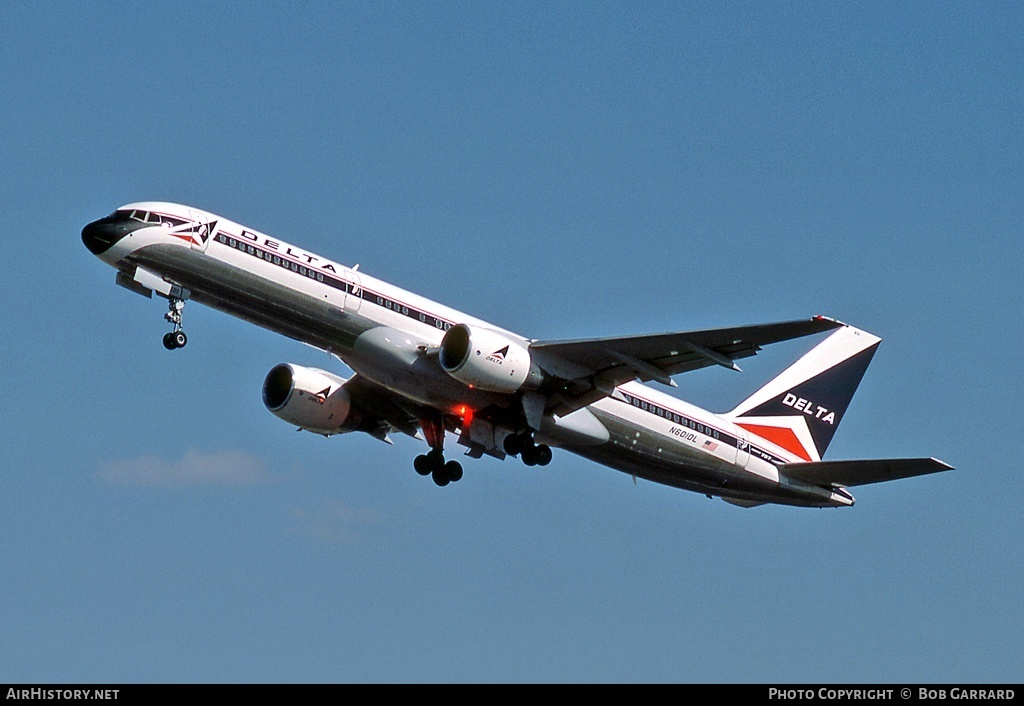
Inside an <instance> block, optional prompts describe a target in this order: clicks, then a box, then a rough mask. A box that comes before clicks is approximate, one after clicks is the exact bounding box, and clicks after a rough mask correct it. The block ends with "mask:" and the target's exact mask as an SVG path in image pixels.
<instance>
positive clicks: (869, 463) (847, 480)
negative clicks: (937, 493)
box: [779, 458, 953, 486]
mask: <svg viewBox="0 0 1024 706" xmlns="http://www.w3.org/2000/svg"><path fill="white" fill-rule="evenodd" d="M951 470H953V467H952V466H950V465H949V464H947V463H944V462H942V461H939V460H938V459H935V458H883V459H871V460H858V461H816V462H812V463H787V464H783V465H781V466H779V473H781V474H782V475H784V476H786V477H787V478H793V479H795V480H801V481H804V482H805V483H812V484H814V485H820V486H829V485H843V486H854V485H868V484H869V483H883V482H885V481H890V480H898V479H900V478H912V477H914V476H923V475H927V474H929V473H939V472H941V471H951Z"/></svg>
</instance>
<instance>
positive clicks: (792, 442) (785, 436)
mask: <svg viewBox="0 0 1024 706" xmlns="http://www.w3.org/2000/svg"><path fill="white" fill-rule="evenodd" d="M737 425H738V426H741V427H743V428H744V429H746V430H747V431H749V432H750V433H751V434H757V435H758V436H760V437H761V438H762V439H767V440H768V441H770V442H772V443H773V444H775V445H776V446H778V447H779V448H783V449H786V451H789V452H791V453H794V454H796V455H797V456H799V457H800V458H802V459H803V460H805V461H810V460H811V456H810V454H808V453H807V450H806V449H804V445H803V444H801V443H800V440H799V439H797V438H796V434H794V433H793V430H792V429H787V428H785V427H766V426H761V425H760V424H747V423H739V422H737Z"/></svg>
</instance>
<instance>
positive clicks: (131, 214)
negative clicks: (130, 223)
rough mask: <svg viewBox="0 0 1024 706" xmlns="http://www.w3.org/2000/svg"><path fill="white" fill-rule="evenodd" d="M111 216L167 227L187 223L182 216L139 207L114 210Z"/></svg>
mask: <svg viewBox="0 0 1024 706" xmlns="http://www.w3.org/2000/svg"><path fill="white" fill-rule="evenodd" d="M112 215H113V216H119V217H128V218H131V219H132V220H135V221H139V222H140V223H146V224H152V225H160V224H163V225H165V226H167V227H168V228H177V227H178V226H183V225H185V224H187V223H188V221H187V220H185V219H184V218H178V217H176V216H164V215H161V214H159V213H155V212H153V211H142V210H140V209H137V208H136V209H134V210H124V211H114V213H113V214H112Z"/></svg>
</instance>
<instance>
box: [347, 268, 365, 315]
mask: <svg viewBox="0 0 1024 706" xmlns="http://www.w3.org/2000/svg"><path fill="white" fill-rule="evenodd" d="M342 276H343V277H344V278H345V281H346V282H347V283H348V286H347V287H346V288H345V311H346V312H347V313H353V314H354V313H355V312H357V311H359V303H360V302H361V301H363V287H362V284H361V283H360V281H359V274H358V273H357V272H356V271H355V270H345V271H344V272H343V273H342Z"/></svg>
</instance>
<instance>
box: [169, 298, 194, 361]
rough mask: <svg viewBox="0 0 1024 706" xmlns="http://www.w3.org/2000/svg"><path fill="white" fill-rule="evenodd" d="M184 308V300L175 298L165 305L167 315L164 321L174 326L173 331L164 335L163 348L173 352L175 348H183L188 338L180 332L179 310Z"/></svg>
mask: <svg viewBox="0 0 1024 706" xmlns="http://www.w3.org/2000/svg"><path fill="white" fill-rule="evenodd" d="M184 308H185V300H184V299H178V298H177V297H170V298H169V299H168V303H167V313H166V314H164V319H166V320H167V321H168V322H169V323H171V324H173V325H174V330H173V331H171V332H169V333H165V334H164V348H166V349H167V350H169V351H173V350H174V349H175V348H184V347H185V344H186V343H188V336H186V335H185V332H184V331H182V330H181V310H182V309H184Z"/></svg>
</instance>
